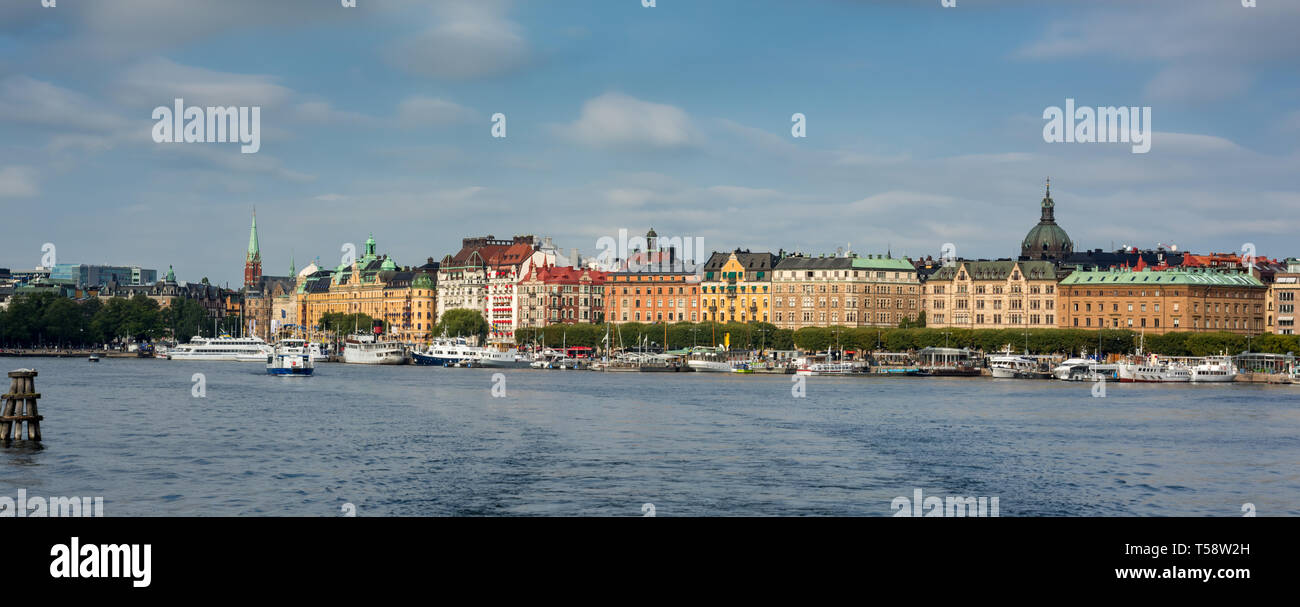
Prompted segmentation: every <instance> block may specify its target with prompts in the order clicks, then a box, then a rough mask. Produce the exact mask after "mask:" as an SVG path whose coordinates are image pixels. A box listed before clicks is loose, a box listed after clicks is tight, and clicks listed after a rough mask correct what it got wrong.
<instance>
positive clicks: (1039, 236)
mask: <svg viewBox="0 0 1300 607" xmlns="http://www.w3.org/2000/svg"><path fill="white" fill-rule="evenodd" d="M1073 252H1074V243H1073V242H1072V241H1071V240H1070V235H1069V234H1066V233H1065V229H1064V228H1062V227H1061V226H1059V225H1056V203H1055V202H1054V201H1052V182H1051V181H1050V180H1049V181H1048V182H1047V194H1046V195H1045V196H1043V202H1042V215H1041V216H1040V218H1039V220H1038V225H1036V226H1034V227H1033V228H1030V230H1029V233H1028V234H1026V235H1025V239H1024V240H1023V241H1021V243H1020V256H1021V257H1027V258H1029V259H1048V260H1055V261H1060V260H1063V259H1065V258H1066V257H1069V256H1070V254H1071V253H1073Z"/></svg>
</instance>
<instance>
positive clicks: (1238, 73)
mask: <svg viewBox="0 0 1300 607" xmlns="http://www.w3.org/2000/svg"><path fill="white" fill-rule="evenodd" d="M1252 79H1253V77H1252V75H1251V74H1250V73H1249V72H1247V71H1246V70H1244V69H1241V68H1233V67H1228V66H1223V65H1210V64H1205V63H1199V62H1198V63H1196V64H1191V65H1174V66H1170V67H1167V68H1165V69H1162V70H1160V73H1158V74H1156V76H1155V77H1154V78H1152V79H1151V81H1150V82H1148V83H1147V85H1146V88H1145V89H1144V95H1145V96H1146V97H1147V98H1148V99H1152V100H1154V101H1220V100H1223V99H1228V98H1231V97H1236V96H1237V95H1240V94H1242V93H1244V92H1246V90H1247V89H1248V88H1250V83H1251V80H1252Z"/></svg>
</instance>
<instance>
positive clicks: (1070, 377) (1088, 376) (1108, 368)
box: [1052, 361, 1119, 381]
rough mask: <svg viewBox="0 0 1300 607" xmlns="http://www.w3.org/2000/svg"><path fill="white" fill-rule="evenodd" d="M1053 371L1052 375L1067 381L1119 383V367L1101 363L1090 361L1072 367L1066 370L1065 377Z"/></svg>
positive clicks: (1055, 370)
mask: <svg viewBox="0 0 1300 607" xmlns="http://www.w3.org/2000/svg"><path fill="white" fill-rule="evenodd" d="M1057 369H1060V367H1057V368H1056V369H1053V370H1052V374H1053V375H1056V377H1057V378H1058V379H1062V380H1065V381H1097V380H1102V381H1119V365H1115V364H1109V363H1099V362H1095V361H1088V362H1085V363H1080V364H1076V365H1071V366H1070V367H1068V368H1067V369H1066V370H1065V373H1064V375H1061V374H1059V373H1058V372H1057Z"/></svg>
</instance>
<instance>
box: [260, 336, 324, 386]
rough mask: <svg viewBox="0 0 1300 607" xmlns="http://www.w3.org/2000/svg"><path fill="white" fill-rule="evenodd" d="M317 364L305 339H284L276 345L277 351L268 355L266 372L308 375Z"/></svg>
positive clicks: (298, 375)
mask: <svg viewBox="0 0 1300 607" xmlns="http://www.w3.org/2000/svg"><path fill="white" fill-rule="evenodd" d="M315 368H316V364H315V363H314V362H313V361H312V355H311V349H310V348H309V347H308V344H307V342H306V341H305V340H301V339H282V340H280V343H277V344H276V345H275V352H274V353H273V354H271V355H270V356H268V357H266V373H267V374H268V375H282V376H286V377H306V376H308V375H311V374H312V371H313V370H315Z"/></svg>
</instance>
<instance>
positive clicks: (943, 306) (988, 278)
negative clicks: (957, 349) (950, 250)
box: [924, 259, 1058, 329]
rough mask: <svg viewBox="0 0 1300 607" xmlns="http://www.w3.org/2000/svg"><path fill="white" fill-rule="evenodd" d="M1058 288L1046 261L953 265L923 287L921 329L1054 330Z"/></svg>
mask: <svg viewBox="0 0 1300 607" xmlns="http://www.w3.org/2000/svg"><path fill="white" fill-rule="evenodd" d="M1057 283H1058V274H1057V268H1056V264H1055V263H1053V262H1051V261H1027V260H1021V261H1012V260H1009V259H1002V260H996V261H988V260H957V261H953V262H950V263H949V264H948V265H945V266H943V267H941V268H939V270H937V271H936V272H935V273H933V274H931V275H930V277H929V278H928V279H927V280H926V282H925V302H924V306H925V326H927V327H937V328H949V327H951V328H961V329H1009V328H1025V329H1050V328H1054V327H1056V326H1057V316H1058V314H1057V310H1056V302H1057Z"/></svg>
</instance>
